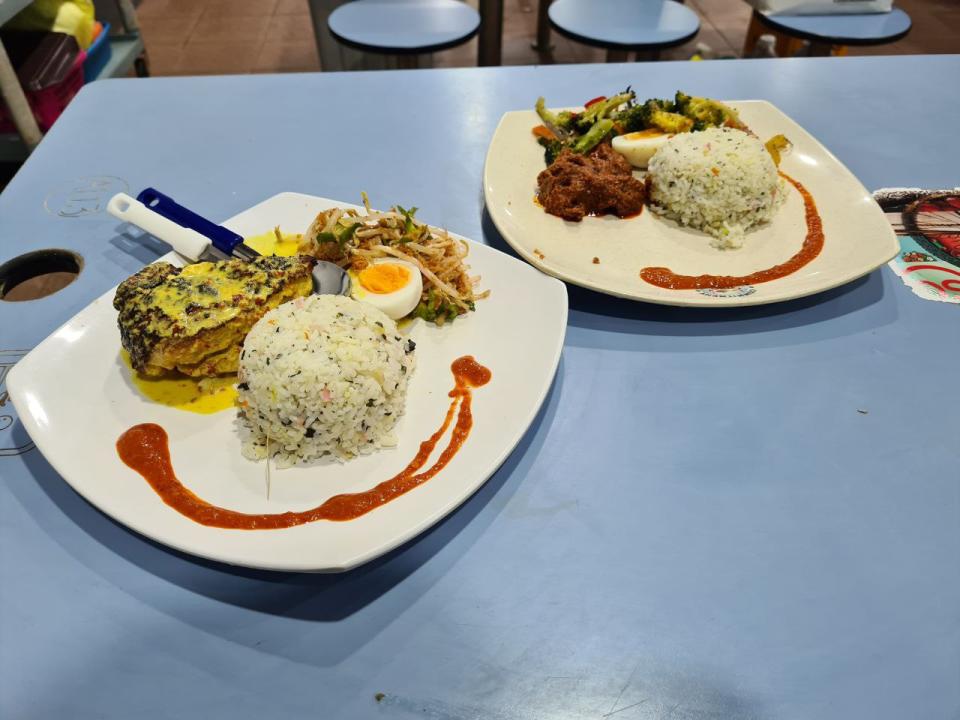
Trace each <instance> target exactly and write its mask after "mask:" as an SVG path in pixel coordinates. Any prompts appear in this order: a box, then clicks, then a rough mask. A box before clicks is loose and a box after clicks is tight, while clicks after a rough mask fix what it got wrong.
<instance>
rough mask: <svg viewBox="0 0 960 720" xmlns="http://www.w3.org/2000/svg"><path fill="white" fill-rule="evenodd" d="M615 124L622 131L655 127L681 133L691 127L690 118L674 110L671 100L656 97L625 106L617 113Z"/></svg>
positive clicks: (635, 130)
mask: <svg viewBox="0 0 960 720" xmlns="http://www.w3.org/2000/svg"><path fill="white" fill-rule="evenodd" d="M617 124H618V125H619V126H620V129H621V131H622V132H637V131H638V130H649V129H651V128H656V129H657V130H661V131H662V132H666V133H681V132H687V131H688V130H691V129H692V128H693V121H692V120H690V119H689V118H686V117H684V116H683V115H680V114H678V113H676V112H674V105H673V103H672V102H670V101H669V100H657V99H656V98H654V99H651V100H647V101H646V102H645V103H643V104H642V105H633V106H630V107H628V108H626V109H625V110H623V111H622V112H620V113H619V114H618V115H617Z"/></svg>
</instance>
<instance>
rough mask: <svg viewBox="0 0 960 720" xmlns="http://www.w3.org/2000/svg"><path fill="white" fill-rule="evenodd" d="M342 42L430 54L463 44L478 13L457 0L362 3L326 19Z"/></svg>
mask: <svg viewBox="0 0 960 720" xmlns="http://www.w3.org/2000/svg"><path fill="white" fill-rule="evenodd" d="M327 23H328V26H329V28H330V32H332V33H333V35H334V37H336V38H337V39H338V40H340V41H341V42H345V43H347V44H350V45H352V46H354V47H358V48H360V49H367V50H373V51H374V52H430V51H434V50H441V49H443V48H447V47H451V46H452V45H458V44H460V43H462V42H466V41H467V40H469V39H470V38H471V37H473V35H474V34H475V33H476V32H477V29H478V28H479V27H480V14H479V13H478V12H477V11H476V10H474V9H473V8H472V7H470V6H469V5H467V4H466V3H463V2H459V1H458V0H363V1H362V2H348V3H346V4H344V5H341V6H340V7H338V8H337V9H336V10H334V11H333V12H332V13H330V17H329V18H328V19H327Z"/></svg>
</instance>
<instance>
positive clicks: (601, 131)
mask: <svg viewBox="0 0 960 720" xmlns="http://www.w3.org/2000/svg"><path fill="white" fill-rule="evenodd" d="M612 130H613V120H609V119H607V118H604V119H602V120H597V122H595V123H594V124H593V127H591V128H590V129H589V130H588V131H587V132H586V134H585V135H581V136H580V137H579V138H577V139H576V140H575V141H574V143H573V145H571V146H570V149H571V150H573V151H574V152H576V153H588V152H590V151H591V150H593V149H594V148H595V147H596V146H597V145H599V144H600V143H601V142H603V140H604V138H606V137H607V135H609V134H610V132H611V131H612Z"/></svg>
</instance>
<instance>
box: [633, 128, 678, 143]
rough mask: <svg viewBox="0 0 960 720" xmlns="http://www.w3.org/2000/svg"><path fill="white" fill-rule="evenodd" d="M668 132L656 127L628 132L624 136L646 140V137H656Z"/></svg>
mask: <svg viewBox="0 0 960 720" xmlns="http://www.w3.org/2000/svg"><path fill="white" fill-rule="evenodd" d="M666 134H667V133H665V132H661V131H660V130H657V129H656V128H648V129H646V130H638V131H637V132H632V133H627V134H626V135H624V136H623V137H625V138H627V139H628V140H645V139H646V138H655V137H660V136H661V135H666Z"/></svg>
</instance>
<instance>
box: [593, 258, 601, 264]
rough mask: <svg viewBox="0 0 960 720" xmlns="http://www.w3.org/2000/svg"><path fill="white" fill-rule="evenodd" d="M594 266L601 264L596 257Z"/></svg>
mask: <svg viewBox="0 0 960 720" xmlns="http://www.w3.org/2000/svg"><path fill="white" fill-rule="evenodd" d="M593 264H594V265H599V264H600V258H598V257H595V258H594V259H593Z"/></svg>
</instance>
